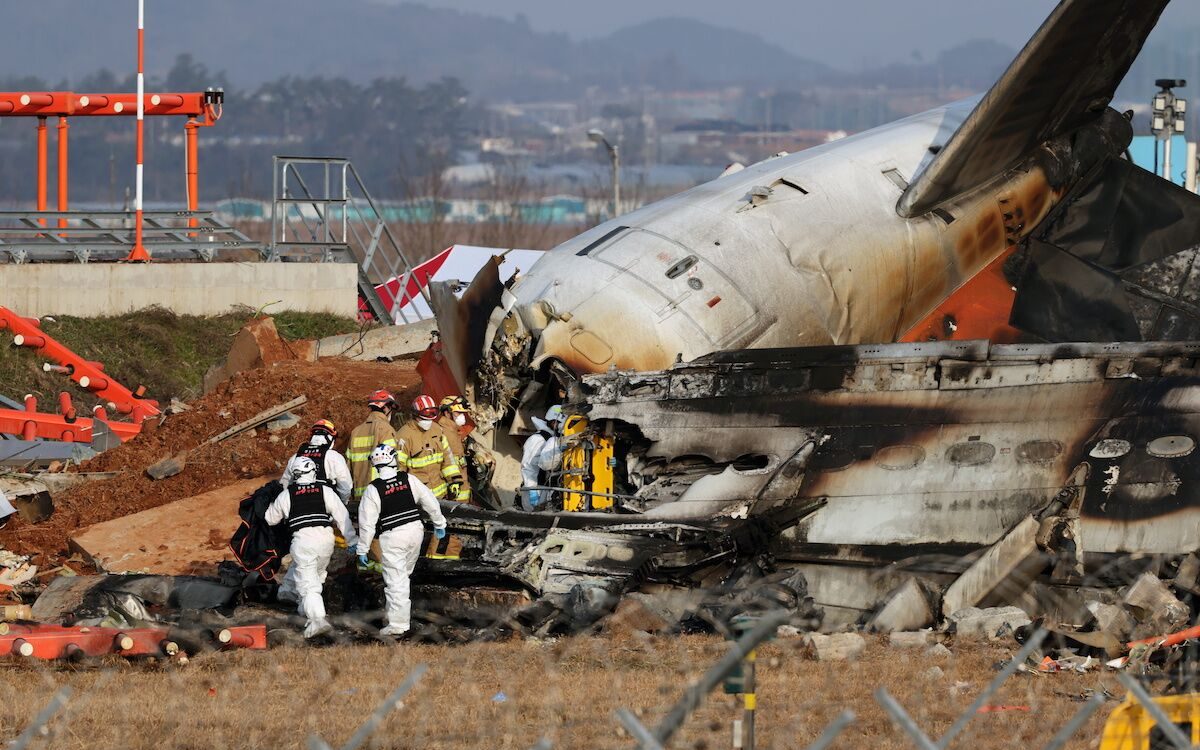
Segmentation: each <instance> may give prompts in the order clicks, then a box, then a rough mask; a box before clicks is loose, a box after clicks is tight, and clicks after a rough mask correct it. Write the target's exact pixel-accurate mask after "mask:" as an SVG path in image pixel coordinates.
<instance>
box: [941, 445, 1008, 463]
mask: <svg viewBox="0 0 1200 750" xmlns="http://www.w3.org/2000/svg"><path fill="white" fill-rule="evenodd" d="M995 457H996V446H994V445H992V444H991V443H985V442H982V441H973V440H969V441H967V442H965V443H959V444H957V445H952V446H950V448H949V449H947V451H946V459H947V460H949V461H950V463H952V464H954V465H955V466H982V465H984V464H987V463H991V461H992V459H993V458H995Z"/></svg>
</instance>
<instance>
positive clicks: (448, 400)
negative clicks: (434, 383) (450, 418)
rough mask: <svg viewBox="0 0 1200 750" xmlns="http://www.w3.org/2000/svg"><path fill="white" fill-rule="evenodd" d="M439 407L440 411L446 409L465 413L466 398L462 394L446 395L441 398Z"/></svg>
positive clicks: (451, 411)
mask: <svg viewBox="0 0 1200 750" xmlns="http://www.w3.org/2000/svg"><path fill="white" fill-rule="evenodd" d="M441 408H442V411H448V412H450V413H454V412H463V413H466V411H467V400H466V399H465V398H463V397H462V396H446V397H445V398H444V399H442V403H441Z"/></svg>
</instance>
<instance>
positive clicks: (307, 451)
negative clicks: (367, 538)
mask: <svg viewBox="0 0 1200 750" xmlns="http://www.w3.org/2000/svg"><path fill="white" fill-rule="evenodd" d="M334 440H337V428H335V427H334V426H333V422H330V421H329V420H328V419H322V420H320V421H319V422H317V423H316V424H314V425H313V426H312V430H311V431H310V432H309V438H308V440H307V441H306V442H305V443H304V445H301V446H300V447H299V448H298V449H297V450H296V454H295V455H294V456H292V457H291V458H290V459H288V463H287V466H286V467H285V468H284V470H283V476H282V477H281V478H280V480H279V481H280V482H282V483H283V486H284V487H286V486H288V485H289V484H291V479H292V468H293V466H295V463H296V460H297V459H300V458H311V459H312V460H313V463H315V464H316V465H317V481H318V482H320V483H321V484H328V485H329V486H330V487H332V488H333V491H334V492H336V493H337V495H338V497H340V498H341V499H342V502H343V503H348V502H349V501H350V492H351V490H353V489H354V479H352V478H351V476H350V464H348V463H347V462H346V458H345V456H343V455H342V454H341V453H338V452H337V451H336V450H334V448H333V441H334Z"/></svg>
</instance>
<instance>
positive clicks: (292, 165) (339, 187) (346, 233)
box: [269, 156, 427, 323]
mask: <svg viewBox="0 0 1200 750" xmlns="http://www.w3.org/2000/svg"><path fill="white" fill-rule="evenodd" d="M273 172H274V180H273V183H274V187H273V201H272V203H271V247H270V253H269V257H270V259H271V260H283V259H289V258H290V259H296V260H315V261H324V262H329V261H343V262H354V263H356V264H357V265H358V268H359V274H358V275H359V284H358V286H359V292H360V294H361V295H362V297H363V299H365V300H366V302H367V305H368V306H369V307H370V308H371V312H372V313H373V314H374V315H375V317H376V318H377V319H378V320H380V321H381V322H384V323H392V322H397V323H412V322H415V321H416V320H418V319H419V315H417V314H415V313H413V312H412V311H411V310H409V311H406V310H404V309H403V303H404V301H405V300H404V296H403V290H404V289H405V288H406V287H407V282H408V281H409V280H410V279H411V277H412V270H413V264H411V263H409V261H408V259H407V257H406V256H405V254H404V250H403V248H401V246H400V242H399V241H398V240H397V239H396V236H395V235H394V234H393V233H392V230H391V228H390V227H388V224H387V221H386V220H385V219H384V216H383V212H382V211H381V210H380V208H379V205H378V204H377V203H376V202H375V199H374V198H372V197H371V193H370V192H369V191H368V190H367V188H366V186H365V185H364V184H363V181H362V178H361V177H360V176H359V174H358V171H357V170H356V169H355V168H354V165H353V164H352V163H351V162H350V160H349V159H344V158H338V157H319V156H276V157H274V169H273ZM392 280H395V281H393V284H394V285H395V286H396V288H397V290H398V292H397V293H396V294H394V295H385V296H383V297H381V296H380V295H379V294H378V293H377V292H376V290H375V287H376V286H377V285H379V284H384V283H387V282H389V281H392ZM421 294H422V295H423V296H427V292H425V290H424V289H422V290H421Z"/></svg>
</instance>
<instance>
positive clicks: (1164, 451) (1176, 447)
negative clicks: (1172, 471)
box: [1146, 435, 1196, 458]
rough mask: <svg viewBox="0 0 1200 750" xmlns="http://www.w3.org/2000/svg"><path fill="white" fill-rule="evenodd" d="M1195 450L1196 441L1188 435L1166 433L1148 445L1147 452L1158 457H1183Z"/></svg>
mask: <svg viewBox="0 0 1200 750" xmlns="http://www.w3.org/2000/svg"><path fill="white" fill-rule="evenodd" d="M1194 450H1196V441H1195V440H1192V439H1191V438H1190V437H1188V436H1187V435H1164V436H1162V437H1160V438H1155V439H1154V440H1151V441H1150V442H1149V443H1148V444H1147V445H1146V452H1147V453H1149V454H1150V455H1151V456H1156V457H1158V458H1182V457H1184V456H1186V455H1188V454H1190V453H1191V452H1192V451H1194Z"/></svg>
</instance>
